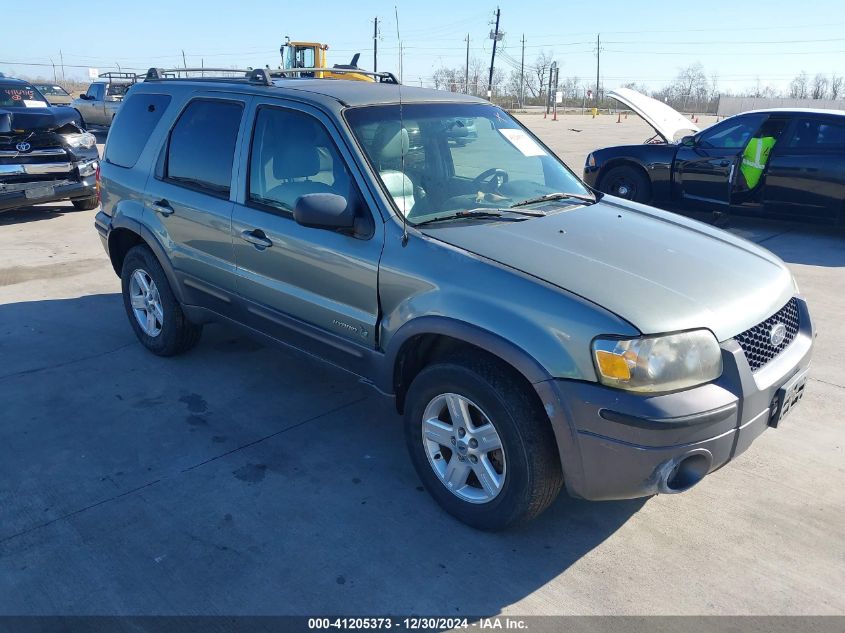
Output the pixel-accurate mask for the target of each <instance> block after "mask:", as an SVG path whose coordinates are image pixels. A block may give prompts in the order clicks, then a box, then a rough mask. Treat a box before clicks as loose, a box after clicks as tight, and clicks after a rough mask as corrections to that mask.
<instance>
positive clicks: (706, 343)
mask: <svg viewBox="0 0 845 633" xmlns="http://www.w3.org/2000/svg"><path fill="white" fill-rule="evenodd" d="M593 359H594V361H595V364H596V372H597V373H598V376H599V380H600V381H601V382H602V383H604V384H605V385H608V386H610V387H618V388H620V389H628V390H629V391H640V392H660V391H675V390H678V389H687V388H689V387H694V386H696V385H700V384H703V383H705V382H710V381H711V380H715V379H716V378H718V377H719V376H721V375H722V350H721V348H720V347H719V342H718V341H717V340H716V337H715V336H713V333H712V332H710V331H709V330H692V331H690V332H680V333H678V334H665V335H660V336H642V337H639V338H633V339H610V338H597V339H595V340H594V341H593Z"/></svg>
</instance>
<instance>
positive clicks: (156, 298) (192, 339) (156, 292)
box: [120, 245, 202, 356]
mask: <svg viewBox="0 0 845 633" xmlns="http://www.w3.org/2000/svg"><path fill="white" fill-rule="evenodd" d="M120 279H121V286H122V289H123V305H124V307H125V308H126V314H127V316H128V317H129V323H130V324H131V325H132V329H133V330H134V331H135V335H136V336H137V337H138V340H139V341H141V343H142V344H143V345H144V347H146V348H147V349H148V350H150V351H151V352H152V353H153V354H157V355H159V356H174V355H176V354H181V353H182V352H185V351H187V350H189V349H191V348H192V347H193V346H194V345H196V344H197V342H198V341H199V339H200V336H201V335H202V326H201V325H196V324H194V323H191V322H190V321H189V320H188V319H187V317H186V316H185V313H184V312H182V307H181V306H180V305H179V302H178V301H177V300H176V296H175V295H174V294H173V290H172V289H171V288H170V283H169V282H168V281H167V276H166V275H165V274H164V269H163V268H162V267H161V264H159V262H158V260H157V259H156V257H155V255H153V252H152V251H151V250H150V249H149V248H148V247H147V246H144V245H139V246H135V247H133V248H132V249H130V250H129V252H128V253H127V254H126V258H125V259H124V260H123V268H122V269H121V275H120Z"/></svg>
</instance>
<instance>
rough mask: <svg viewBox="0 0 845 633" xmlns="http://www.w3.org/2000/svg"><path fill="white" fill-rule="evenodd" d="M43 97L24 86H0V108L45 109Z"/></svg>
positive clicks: (30, 87) (31, 88) (29, 87)
mask: <svg viewBox="0 0 845 633" xmlns="http://www.w3.org/2000/svg"><path fill="white" fill-rule="evenodd" d="M47 105H48V104H47V102H46V101H45V100H44V97H42V96H41V94H40V93H39V92H38V91H37V90H36V89H35V88H33V87H32V86H27V85H26V84H22V85H19V84H15V85H8V84H7V85H0V108H46V107H47Z"/></svg>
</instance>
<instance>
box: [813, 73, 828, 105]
mask: <svg viewBox="0 0 845 633" xmlns="http://www.w3.org/2000/svg"><path fill="white" fill-rule="evenodd" d="M828 83H829V82H828V80H827V77H825V76H824V75H822V74H821V73H818V74H817V75H816V76H815V77H813V85H812V88H811V89H810V96H811V97H812V98H813V99H824V98H825V97H826V96H827V86H828Z"/></svg>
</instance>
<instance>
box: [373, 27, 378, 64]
mask: <svg viewBox="0 0 845 633" xmlns="http://www.w3.org/2000/svg"><path fill="white" fill-rule="evenodd" d="M373 72H374V73H377V72H378V16H376V19H375V20H373Z"/></svg>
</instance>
